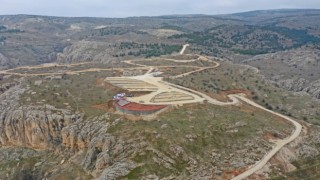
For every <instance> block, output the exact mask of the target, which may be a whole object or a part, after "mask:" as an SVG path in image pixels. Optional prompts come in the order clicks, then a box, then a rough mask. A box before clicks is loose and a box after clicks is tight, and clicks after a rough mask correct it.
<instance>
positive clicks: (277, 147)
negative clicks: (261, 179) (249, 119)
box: [231, 94, 302, 180]
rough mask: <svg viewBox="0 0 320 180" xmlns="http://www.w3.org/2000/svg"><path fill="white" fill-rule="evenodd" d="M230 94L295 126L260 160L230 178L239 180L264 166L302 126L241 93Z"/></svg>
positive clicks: (297, 133) (298, 132) (291, 139)
mask: <svg viewBox="0 0 320 180" xmlns="http://www.w3.org/2000/svg"><path fill="white" fill-rule="evenodd" d="M231 96H233V97H235V98H238V99H240V100H242V101H244V102H246V103H248V104H250V105H252V106H254V107H257V108H259V109H262V110H264V111H267V112H269V113H271V114H274V115H277V116H279V117H281V118H283V119H285V120H287V121H289V122H291V123H292V124H293V125H294V126H295V128H296V129H295V131H294V132H293V133H292V134H291V136H289V137H287V138H286V139H283V140H278V141H276V142H275V146H274V148H273V149H272V150H271V151H270V152H269V153H268V154H266V155H265V156H264V157H263V159H262V160H260V161H259V162H257V163H256V164H255V165H253V166H252V167H250V168H249V169H248V170H247V171H245V172H243V173H242V174H240V175H238V176H236V177H234V178H232V180H241V179H244V178H247V177H249V176H250V175H252V174H253V173H255V172H257V171H259V170H260V169H262V168H263V166H265V165H266V164H267V162H268V161H269V160H270V159H271V158H272V157H273V156H274V155H276V154H277V152H279V150H280V149H281V148H282V147H283V146H285V145H287V144H289V143H290V142H292V141H293V140H295V139H296V138H297V137H298V136H299V134H300V133H301V129H302V126H301V124H299V123H298V122H297V121H295V120H293V119H291V118H290V117H287V116H284V115H282V114H280V113H277V112H274V111H271V110H269V109H266V108H265V107H263V106H260V105H259V104H257V103H255V102H253V101H251V100H249V99H247V98H245V97H243V96H241V95H237V94H235V95H231Z"/></svg>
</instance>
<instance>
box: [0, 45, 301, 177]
mask: <svg viewBox="0 0 320 180" xmlns="http://www.w3.org/2000/svg"><path fill="white" fill-rule="evenodd" d="M188 46H189V45H188V44H186V45H184V46H183V49H182V50H181V52H180V54H183V53H184V51H185V49H186V48H187V47H188ZM198 56H199V58H198V59H197V60H207V61H212V60H209V59H208V58H207V57H204V56H200V55H198ZM163 60H166V61H174V62H180V63H189V62H195V61H196V60H194V59H193V60H174V59H163ZM139 61H141V60H139ZM146 61H150V60H146ZM124 62H125V63H126V64H130V65H134V66H137V67H129V68H89V69H84V70H78V71H65V72H58V73H34V74H32V73H31V74H27V73H17V72H12V71H14V70H19V69H28V70H31V69H41V68H48V67H73V66H79V65H83V64H88V62H84V63H77V64H43V65H39V66H24V67H17V68H13V69H8V70H1V71H0V74H7V75H18V76H42V75H61V74H79V73H85V72H99V71H109V70H125V69H130V70H134V69H143V70H147V73H146V74H145V75H142V76H133V77H128V78H132V79H137V80H142V81H145V82H146V83H149V84H153V85H155V86H157V87H158V88H159V89H160V92H165V91H172V90H176V91H181V92H184V93H185V94H189V95H190V96H192V97H194V100H191V101H190V100H189V101H185V103H197V102H203V101H204V100H206V101H207V102H208V103H210V104H214V105H218V106H229V105H240V104H241V102H244V103H247V104H249V105H251V106H254V107H256V108H259V109H261V110H264V111H266V112H269V113H271V114H274V115H276V116H279V117H281V118H283V119H285V120H287V121H289V122H290V123H292V124H293V125H294V126H295V130H294V132H293V133H292V134H291V135H290V136H289V137H287V138H285V139H282V140H277V141H275V144H274V146H273V148H272V150H271V151H270V152H268V153H267V154H266V155H265V156H264V157H263V158H262V159H261V160H260V161H258V162H257V163H256V164H254V165H252V166H251V167H249V169H248V170H246V171H245V172H243V173H242V174H240V175H238V176H236V177H234V178H232V180H241V179H245V178H247V177H249V176H250V175H252V174H254V173H255V172H257V171H259V170H260V169H262V168H263V167H264V166H265V165H266V164H267V163H268V162H269V160H270V159H271V158H272V157H274V156H275V155H276V153H277V152H279V150H281V148H282V147H283V146H285V145H287V144H289V143H290V142H292V141H294V140H295V139H296V138H297V137H298V136H299V134H300V133H301V130H302V126H301V124H299V123H298V122H297V121H295V120H294V119H291V118H290V117H287V116H284V115H282V114H280V113H277V112H274V111H271V110H269V109H266V108H265V107H263V106H261V105H259V104H257V103H255V102H253V101H252V100H250V99H248V98H246V97H244V95H242V94H230V95H228V98H229V101H228V102H222V101H218V100H216V99H214V98H212V97H210V96H208V95H206V94H204V93H201V92H198V91H195V90H193V89H190V88H186V87H183V86H179V85H176V84H172V83H169V82H166V81H163V78H162V77H153V74H152V72H153V71H154V69H155V68H154V67H153V66H148V65H143V64H139V63H136V62H135V61H133V60H128V61H124ZM212 62H215V61H212ZM89 63H90V62H89ZM215 63H216V64H215V65H214V66H209V67H199V66H156V67H157V68H161V67H162V68H174V67H191V68H198V69H197V70H193V71H190V72H186V73H183V74H179V75H176V76H171V78H180V77H184V76H188V75H190V74H192V73H197V72H201V71H204V70H207V69H214V68H217V67H219V66H220V63H218V62H215ZM157 94H159V92H153V93H151V94H149V95H147V96H145V97H144V98H145V99H144V100H146V102H148V103H152V102H151V101H150V99H152V98H153V96H155V95H157ZM137 101H139V99H137ZM154 104H161V103H154ZM171 104H175V103H174V102H173V103H171Z"/></svg>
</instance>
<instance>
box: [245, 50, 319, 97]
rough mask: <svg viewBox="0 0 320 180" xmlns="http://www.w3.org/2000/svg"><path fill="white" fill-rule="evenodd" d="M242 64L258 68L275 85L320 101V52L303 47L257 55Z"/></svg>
mask: <svg viewBox="0 0 320 180" xmlns="http://www.w3.org/2000/svg"><path fill="white" fill-rule="evenodd" d="M242 63H244V64H248V65H251V66H254V67H257V68H258V69H259V70H260V72H261V74H263V75H265V77H266V78H267V79H268V80H271V81H272V83H273V84H276V85H277V86H279V87H281V88H283V89H285V90H288V91H293V92H303V93H308V94H309V95H310V96H312V97H314V98H317V99H320V79H319V78H320V74H319V72H320V50H319V49H317V48H312V47H302V48H298V49H293V50H287V51H281V52H276V53H270V54H264V55H257V56H254V57H252V58H249V59H246V60H243V61H242Z"/></svg>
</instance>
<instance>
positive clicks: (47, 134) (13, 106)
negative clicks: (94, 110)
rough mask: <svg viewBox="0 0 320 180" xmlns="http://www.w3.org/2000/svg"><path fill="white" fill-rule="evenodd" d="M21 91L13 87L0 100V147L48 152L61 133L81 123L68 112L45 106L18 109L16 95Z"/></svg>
mask: <svg viewBox="0 0 320 180" xmlns="http://www.w3.org/2000/svg"><path fill="white" fill-rule="evenodd" d="M23 92H24V89H21V88H20V86H16V87H13V88H11V89H10V90H8V91H7V92H5V93H4V94H2V95H1V96H0V123H1V126H0V145H2V146H24V147H32V148H40V149H47V148H51V147H53V146H54V145H57V144H59V142H60V141H61V134H60V131H61V130H62V128H64V127H65V126H67V125H69V124H71V123H73V122H76V121H78V120H81V118H82V117H81V116H80V115H74V114H72V113H71V112H70V111H67V110H60V109H56V108H54V107H52V106H50V105H45V106H41V107H38V106H19V99H18V97H19V94H21V93H23Z"/></svg>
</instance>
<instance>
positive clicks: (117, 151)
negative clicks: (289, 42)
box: [0, 86, 145, 179]
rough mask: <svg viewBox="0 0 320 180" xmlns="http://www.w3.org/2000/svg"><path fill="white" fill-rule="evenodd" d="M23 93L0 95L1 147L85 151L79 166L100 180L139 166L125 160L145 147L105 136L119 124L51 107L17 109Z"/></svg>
mask: <svg viewBox="0 0 320 180" xmlns="http://www.w3.org/2000/svg"><path fill="white" fill-rule="evenodd" d="M25 90H26V89H22V88H21V87H20V86H15V87H12V88H11V89H9V90H8V91H6V92H5V93H3V94H2V95H0V147H1V146H3V147H5V146H18V147H30V148H34V149H48V150H54V151H56V150H58V152H61V151H60V150H63V149H70V150H72V152H75V153H76V152H78V151H79V150H84V151H85V152H86V153H85V155H84V158H83V159H82V160H81V161H82V162H81V166H82V167H83V168H84V169H85V170H87V171H88V172H90V173H92V175H93V176H94V177H100V175H101V174H102V175H101V179H106V178H107V179H116V178H118V177H119V176H124V175H126V174H128V173H129V172H130V171H131V170H132V169H134V168H135V167H137V166H138V165H137V164H136V163H134V162H132V161H128V157H129V156H130V155H131V154H132V153H135V152H136V151H138V150H139V149H141V148H142V147H144V146H145V144H144V143H143V142H142V143H141V142H140V143H139V141H137V142H136V141H134V140H132V141H127V142H125V141H123V140H121V139H117V138H116V137H114V136H112V135H110V134H108V133H107V130H108V128H109V127H111V126H114V125H116V124H117V122H119V120H116V121H114V122H106V120H108V119H109V118H110V117H109V115H108V114H105V115H103V116H100V117H97V118H93V119H85V120H84V119H83V116H82V115H81V114H79V113H72V112H71V111H69V110H64V109H57V108H55V107H53V106H50V105H45V106H20V105H19V95H20V94H22V93H23V92H24V91H25ZM115 162H116V163H115Z"/></svg>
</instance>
